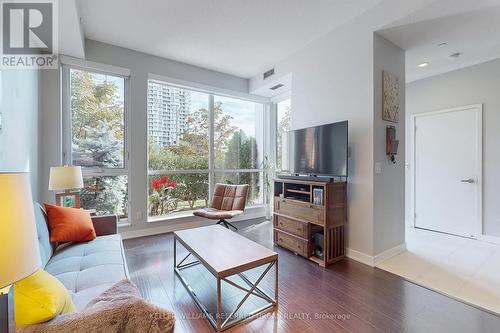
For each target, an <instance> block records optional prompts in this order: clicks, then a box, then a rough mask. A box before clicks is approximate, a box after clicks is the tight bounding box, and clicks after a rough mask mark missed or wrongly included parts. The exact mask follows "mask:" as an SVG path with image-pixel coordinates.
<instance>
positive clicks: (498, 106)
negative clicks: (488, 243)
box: [406, 59, 500, 237]
mask: <svg viewBox="0 0 500 333" xmlns="http://www.w3.org/2000/svg"><path fill="white" fill-rule="evenodd" d="M406 98H407V99H406V109H407V120H408V119H409V118H410V116H411V115H412V114H415V113H421V112H428V111H434V110H440V109H447V108H452V107H456V106H464V105H470V104H479V103H482V104H483V233H484V234H485V235H489V236H497V237H500V205H499V202H500V191H499V190H498V189H499V188H500V173H499V170H500V149H499V143H500V59H497V60H493V61H489V62H486V63H482V64H479V65H475V66H471V67H467V68H464V69H460V70H456V71H452V72H449V73H445V74H442V75H438V76H434V77H430V78H426V79H423V80H419V81H414V82H411V83H408V84H407V86H406ZM408 135H410V132H408ZM407 142H409V138H408V140H407ZM410 167H411V166H410ZM406 179H407V184H409V174H408V173H407V177H406ZM409 190H410V189H409V186H407V198H408V199H407V207H408V208H409V207H410V202H409ZM407 211H409V209H407ZM407 220H408V221H409V220H410V216H408V215H407Z"/></svg>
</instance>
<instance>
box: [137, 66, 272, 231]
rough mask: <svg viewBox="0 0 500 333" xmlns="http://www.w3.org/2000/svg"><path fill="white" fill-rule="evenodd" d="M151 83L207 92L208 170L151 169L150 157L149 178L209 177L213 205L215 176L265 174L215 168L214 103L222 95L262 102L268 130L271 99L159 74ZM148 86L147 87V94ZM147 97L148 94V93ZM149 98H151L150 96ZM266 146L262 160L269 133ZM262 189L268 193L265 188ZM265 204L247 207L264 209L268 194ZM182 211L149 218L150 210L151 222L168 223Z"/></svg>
mask: <svg viewBox="0 0 500 333" xmlns="http://www.w3.org/2000/svg"><path fill="white" fill-rule="evenodd" d="M149 82H155V83H157V84H164V85H167V86H171V87H175V88H180V89H185V90H190V91H195V92H199V93H205V94H207V95H208V121H209V125H208V169H185V170H182V169H175V170H150V169H149V156H147V161H146V162H147V177H148V179H149V177H150V176H160V175H175V174H200V173H201V174H208V201H209V203H210V202H211V200H212V196H213V191H214V187H215V177H216V174H222V173H252V172H258V173H261V174H262V175H263V174H264V172H265V170H264V169H263V168H253V169H232V168H230V169H224V168H217V167H216V166H215V153H214V144H215V136H214V125H215V124H214V117H213V114H214V113H213V112H214V100H215V96H222V97H227V98H234V99H240V100H244V101H248V102H252V103H258V104H262V107H263V111H262V112H263V117H262V126H263V128H264V129H266V128H268V126H269V117H268V116H267V115H268V113H269V112H267V111H268V109H269V105H271V102H270V101H269V100H268V99H265V98H260V97H258V96H250V95H247V94H237V93H234V92H232V93H231V92H229V91H226V90H223V89H218V90H217V89H212V88H210V87H208V86H204V85H201V84H194V83H189V82H184V81H181V80H176V79H172V78H167V77H161V76H158V75H149V77H148V79H147V83H146V84H147V85H149ZM147 89H148V87H146V91H147ZM146 95H147V93H146ZM146 98H147V97H146ZM146 104H148V101H147V100H146ZM146 132H147V133H148V136H149V130H148V129H147V130H146ZM262 139H263V144H262V157H264V156H266V155H268V154H269V148H268V141H269V135H268V134H267V131H266V130H264V132H263V138H262ZM148 186H149V184H146V191H147V190H148ZM261 190H264V189H263V188H262V189H261ZM262 198H263V202H262V203H258V204H253V205H248V206H247V207H263V206H265V205H266V203H265V199H264V195H262ZM188 212H189V211H185V213H188ZM178 213H180V212H177V213H170V214H165V215H160V216H149V211H148V210H147V222H157V221H162V220H168V219H171V218H178V217H179V216H178V215H179V214H178Z"/></svg>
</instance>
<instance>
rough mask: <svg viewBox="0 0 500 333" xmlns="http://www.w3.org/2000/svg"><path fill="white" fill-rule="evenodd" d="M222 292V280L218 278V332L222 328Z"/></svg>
mask: <svg viewBox="0 0 500 333" xmlns="http://www.w3.org/2000/svg"><path fill="white" fill-rule="evenodd" d="M221 294H222V290H221V280H220V278H217V313H216V317H217V318H216V319H217V332H220V331H221V328H222V295H221Z"/></svg>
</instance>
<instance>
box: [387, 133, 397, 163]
mask: <svg viewBox="0 0 500 333" xmlns="http://www.w3.org/2000/svg"><path fill="white" fill-rule="evenodd" d="M398 146H399V140H396V127H394V126H387V127H386V129H385V153H386V154H387V156H388V157H389V159H390V160H391V162H392V163H394V164H396V157H395V155H396V154H397V153H398Z"/></svg>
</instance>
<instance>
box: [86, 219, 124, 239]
mask: <svg viewBox="0 0 500 333" xmlns="http://www.w3.org/2000/svg"><path fill="white" fill-rule="evenodd" d="M91 218H92V224H93V225H94V229H95V233H96V235H97V236H105V235H113V234H116V233H117V231H118V216H116V215H105V216H92V217H91Z"/></svg>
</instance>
